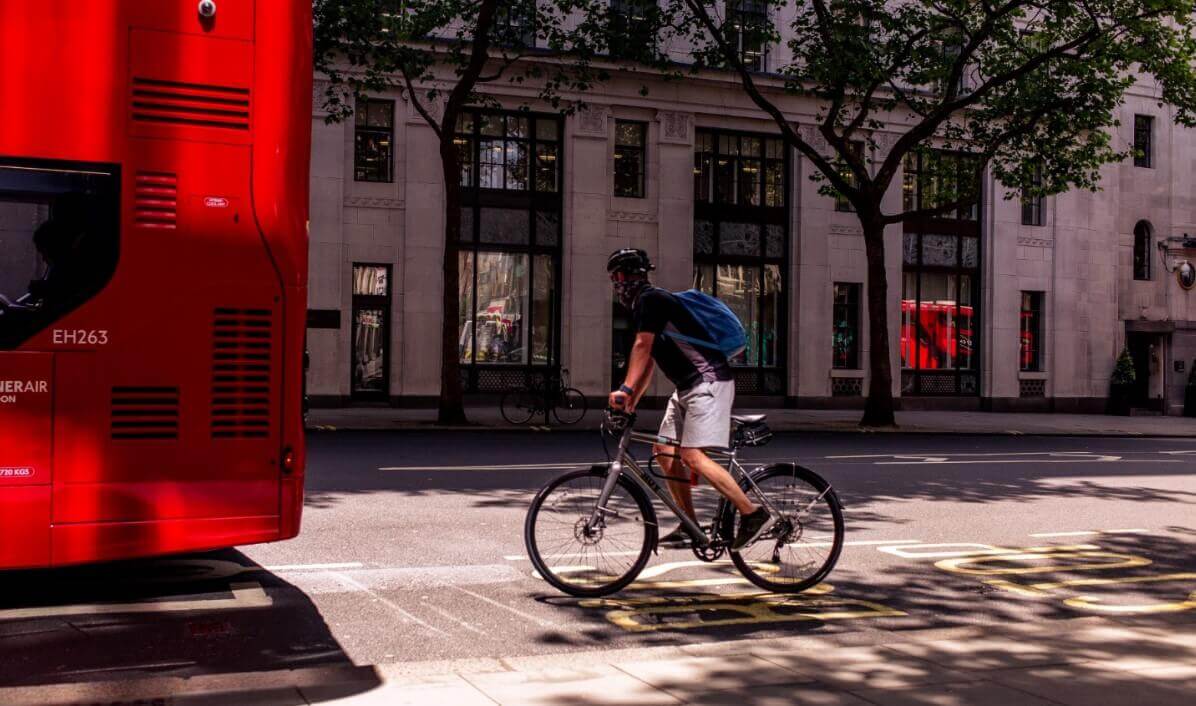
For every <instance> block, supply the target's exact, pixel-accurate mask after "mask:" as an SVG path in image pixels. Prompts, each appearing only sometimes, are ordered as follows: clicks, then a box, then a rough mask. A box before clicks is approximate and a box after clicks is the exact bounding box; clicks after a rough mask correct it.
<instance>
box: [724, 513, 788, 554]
mask: <svg viewBox="0 0 1196 706" xmlns="http://www.w3.org/2000/svg"><path fill="white" fill-rule="evenodd" d="M776 522H777V521H776V519H775V518H773V516H772V515H770V514H768V510H765V509H764V508H762V507H761V508H757V509H756V511H755V512H753V513H752V514H750V515H742V516H740V518H739V531H738V532H736V533H735V541H734V542H731V551H733V552H737V551H739V550H740V549H743V548H744V547H746V546H747V545H749V544H751V543H752V542H754V541H756V539H757V538H758V537H759V536H760V535H762V534H764V531H765V530H767V529H768V528H769V527H772V526H773V525H774V524H776Z"/></svg>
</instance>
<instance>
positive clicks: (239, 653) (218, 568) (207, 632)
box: [0, 550, 377, 690]
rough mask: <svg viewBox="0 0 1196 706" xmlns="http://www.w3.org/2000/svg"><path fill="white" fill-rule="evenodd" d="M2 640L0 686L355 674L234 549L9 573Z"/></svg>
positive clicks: (313, 614) (301, 605) (306, 605)
mask: <svg viewBox="0 0 1196 706" xmlns="http://www.w3.org/2000/svg"><path fill="white" fill-rule="evenodd" d="M0 640H2V641H3V643H4V655H5V657H4V661H5V668H4V670H3V674H4V677H3V679H2V680H0V686H20V685H25V686H41V685H48V684H56V683H68V682H87V681H97V680H101V681H103V680H127V679H134V678H140V677H148V676H175V677H191V676H199V675H214V674H233V673H243V672H261V671H273V670H290V669H299V668H305V667H314V666H320V667H346V668H347V667H352V663H351V661H350V659H349V657H348V656H347V655H346V654H345V652H344V650H343V649H342V648H341V646H340V645H339V643H338V642H337V641H336V639H335V638H334V637H333V636H332V633H331V631H330V630H329V628H328V625H327V624H326V623H325V622H324V619H323V617H322V616H321V615H320V612H319V610H318V609H317V608H316V607H315V605H314V604H313V603H312V602H311V600H310V599H309V598H308V597H307V596H306V595H305V594H304V593H303V592H302V591H300V590H298V589H297V588H295V587H294V586H292V585H291V584H289V583H287V582H286V581H285V580H283V579H282V578H280V577H279V576H278V575H277V574H274V573H271V572H269V571H267V570H266V569H264V568H262V567H261V566H259V565H257V564H256V563H254V562H253V561H251V560H250V559H248V558H247V557H246V556H245V555H244V554H241V553H240V552H237V551H235V550H224V551H220V552H211V553H206V554H191V555H181V556H174V557H164V558H156V559H144V560H136V561H122V562H112V563H105V564H94V565H87V566H79V567H70V568H62V569H51V570H38V571H21V572H8V573H6V575H5V582H4V591H3V594H2V596H0ZM359 681H360V680H359ZM376 685H377V682H375V683H374V684H370V683H368V680H366V681H362V682H360V683H359V684H358V685H357V687H354V688H359V689H360V690H367V689H369V688H372V687H373V686H376Z"/></svg>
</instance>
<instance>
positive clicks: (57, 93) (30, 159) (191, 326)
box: [0, 0, 312, 568]
mask: <svg viewBox="0 0 1196 706" xmlns="http://www.w3.org/2000/svg"><path fill="white" fill-rule="evenodd" d="M215 5H216V12H215V13H214V14H213V15H211V16H208V17H205V16H201V13H200V12H199V11H198V8H197V3H196V2H195V0H88V2H78V1H77V0H39V2H25V1H24V0H0V104H3V105H4V106H5V110H4V111H0V568H22V567H43V566H54V565H62V564H73V563H81V562H92V561H101V560H108V559H121V558H130V557H139V556H152V555H160V554H167V553H175V552H182V551H191V550H203V549H213V548H219V547H228V546H233V545H238V544H246V543H254V542H268V541H275V540H280V539H285V538H289V537H292V536H294V535H295V534H297V532H298V530H299V522H300V514H301V509H302V502H303V497H302V496H303V473H304V443H303V427H302V418H301V395H302V355H303V335H304V314H305V307H306V274H307V232H306V221H307V203H308V195H307V184H308V180H307V173H308V171H307V170H308V158H309V141H310V128H311V96H312V94H311V81H312V75H311V3H310V2H303V0H218V1H217V2H216V3H215Z"/></svg>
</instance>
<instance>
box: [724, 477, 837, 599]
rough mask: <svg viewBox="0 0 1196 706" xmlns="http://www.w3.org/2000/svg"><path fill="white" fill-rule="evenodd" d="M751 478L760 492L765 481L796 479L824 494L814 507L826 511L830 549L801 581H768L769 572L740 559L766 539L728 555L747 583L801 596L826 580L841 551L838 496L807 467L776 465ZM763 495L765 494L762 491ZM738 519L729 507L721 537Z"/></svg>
mask: <svg viewBox="0 0 1196 706" xmlns="http://www.w3.org/2000/svg"><path fill="white" fill-rule="evenodd" d="M751 477H752V480H753V481H755V482H756V484H757V485H760V486H761V488H762V489H764V485H765V484H766V482H767V481H768V480H769V479H772V478H779V477H788V478H796V479H798V480H800V481H801V482H802V483H804V484H806V485H808V486H809V487H810V488H811V489H813V490H814V491H816V492H818V493H820V494H822V493H824V491H825V494H824V495H822V498H821V499H820V500H818V505H819V507H824V508H825V510H826V512H827V513H828V514H829V519H830V522H831V527H830V529H832V530H833V537H832V539H831V546H830V547H829V549H830V551H829V552H828V553H827V555H826V558H825V559H824V560H823V562H822V565H821V566H820V567H819V568H818V569H817V570H816V571H815V572H813V573H812V574H810V575H809V576H808V577H806V578H804V579H801V580H796V581H789V580H787V581H774V580H771V579H769V578H768V575H769V573H771V572H760V571H758V570H757V569H756V568H755V567H754V566H752V564H751V563H750V562H749V561H748V560H747V559H745V558H744V556H743V553H744V552H745V551H747V550H750V549H751V548H752V547H753V546H757V545H760V544H761V542H762V541H767V540H757V542H756V543H755V544H753V545H750V546H748V547H744V549H743V550H741V551H739V552H734V551H733V552H730V556H731V561H732V562H733V563H734V564H735V568H737V569H739V572H740V573H741V574H743V576H744V578H746V579H747V580H749V581H751V582H752V583H754V584H755V585H757V586H759V587H760V588H763V589H764V590H766V591H773V592H775V593H801V592H802V591H805V590H806V589H809V588H812V587H813V586H817V585H818V584H819V583H821V582H822V581H823V579H825V578H826V577H827V575H828V574H830V572H831V570H832V569H834V568H835V564H836V563H838V561H839V555H840V554H841V553H842V551H843V538H844V534H845V531H846V530H845V528H844V523H843V506H842V504H841V503H840V502H839V497H838V496H837V495H836V494H835V491H834V489H833V488H831V487H830V484H829V483H827V482H826V480H825V479H823V477H822V476H820V475H818V474H817V473H815V472H814V471H811V470H810V469H808V468H803V467H801V466H798V465H796V464H792V463H778V464H773V465H770V466H766V467H764V468H761V469H759V470H757V471H755V472H753V473H752V476H751ZM742 486H743V488H744V490H745V491H747V490H748V488H750V487H751V486H750V484H748V483H747V482H746V481H745V482H744V483H742ZM765 492H766V493H767V490H766V489H765ZM769 501H770V502H773V503H775V502H776V499H775V498H773V497H771V496H769ZM738 516H739V511H738V510H737V509H736V508H734V507H731V508H730V512H728V513H727V514H726V515H725V516H724V524H723V535H724V536H725V537H728V538H730V537H733V536H734V534H735V527H736V526H737V521H738ZM823 529H826V528H823ZM765 546H767V545H765Z"/></svg>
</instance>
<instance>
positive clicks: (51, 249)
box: [0, 161, 120, 350]
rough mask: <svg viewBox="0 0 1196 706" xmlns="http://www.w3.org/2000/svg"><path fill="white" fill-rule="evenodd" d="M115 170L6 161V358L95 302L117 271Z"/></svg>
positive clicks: (0, 222)
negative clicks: (88, 301) (14, 350)
mask: <svg viewBox="0 0 1196 706" xmlns="http://www.w3.org/2000/svg"><path fill="white" fill-rule="evenodd" d="M119 192H120V187H119V177H118V175H117V170H116V168H115V167H111V166H95V165H87V166H82V165H78V164H64V163H46V162H24V161H23V162H6V161H0V350H11V349H13V348H16V347H17V346H19V345H21V344H22V343H24V342H25V341H27V340H29V339H30V338H31V337H33V336H34V335H36V334H37V333H39V332H40V331H42V330H44V329H46V328H47V327H48V326H50V325H51V324H53V323H54V322H55V321H57V320H58V319H60V318H62V317H63V316H64V315H65V314H67V313H69V312H71V311H73V310H74V309H76V308H78V307H79V305H81V304H83V303H84V302H86V301H87V300H88V299H90V298H92V297H93V296H95V295H96V294H97V293H98V292H99V291H100V290H101V289H102V288H103V287H104V285H105V284H107V282H108V280H109V279H111V277H112V273H113V271H114V270H115V269H116V261H117V255H118V252H119V240H120V238H119V231H120V228H119V224H120V198H119Z"/></svg>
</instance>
